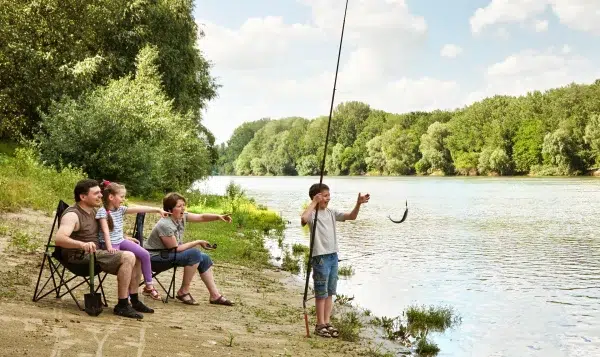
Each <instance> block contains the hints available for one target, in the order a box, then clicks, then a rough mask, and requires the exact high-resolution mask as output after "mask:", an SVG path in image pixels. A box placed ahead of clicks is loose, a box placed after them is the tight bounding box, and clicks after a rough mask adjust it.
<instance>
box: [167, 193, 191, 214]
mask: <svg viewBox="0 0 600 357" xmlns="http://www.w3.org/2000/svg"><path fill="white" fill-rule="evenodd" d="M179 200H183V202H185V203H187V200H186V199H185V197H183V196H182V195H180V194H179V193H177V192H171V193H168V194H167V195H166V196H165V197H164V198H163V210H165V211H167V212H172V211H173V208H175V206H177V201H179Z"/></svg>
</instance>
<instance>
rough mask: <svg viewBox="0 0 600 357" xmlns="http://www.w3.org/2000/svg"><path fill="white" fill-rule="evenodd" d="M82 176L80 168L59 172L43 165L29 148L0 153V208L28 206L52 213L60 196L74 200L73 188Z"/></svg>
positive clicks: (9, 208)
mask: <svg viewBox="0 0 600 357" xmlns="http://www.w3.org/2000/svg"><path fill="white" fill-rule="evenodd" d="M83 178H85V175H84V173H83V172H82V171H81V170H79V169H72V168H70V167H65V168H63V169H62V170H61V171H60V172H58V171H56V170H55V169H54V168H52V167H47V166H44V165H42V164H41V163H40V162H39V161H38V159H37V157H36V154H35V152H34V151H33V150H32V149H30V148H19V149H16V150H15V156H14V157H9V156H2V155H0V210H7V211H16V210H18V209H20V208H23V207H30V208H33V209H38V210H42V211H45V212H46V213H51V212H53V210H54V209H55V208H56V205H57V203H58V200H59V199H62V200H64V201H66V202H72V201H73V188H74V187H75V184H76V183H77V181H79V180H81V179H83Z"/></svg>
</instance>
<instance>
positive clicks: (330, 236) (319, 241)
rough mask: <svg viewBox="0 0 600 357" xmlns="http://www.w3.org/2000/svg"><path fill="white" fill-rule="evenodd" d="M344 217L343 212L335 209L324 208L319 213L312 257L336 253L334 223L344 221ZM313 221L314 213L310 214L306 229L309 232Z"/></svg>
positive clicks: (336, 242) (336, 243)
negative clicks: (307, 228)
mask: <svg viewBox="0 0 600 357" xmlns="http://www.w3.org/2000/svg"><path fill="white" fill-rule="evenodd" d="M344 217H345V214H344V212H340V211H338V210H335V209H330V208H325V209H324V210H320V211H319V215H318V217H317V229H316V232H315V243H314V244H313V254H312V256H313V257H315V256H317V255H324V254H331V253H337V252H338V241H337V232H336V229H335V222H336V221H337V222H343V221H345V218H344ZM314 221H315V211H313V212H312V215H311V218H310V221H308V227H309V229H311V230H312V225H313V222H314ZM311 232H312V231H311Z"/></svg>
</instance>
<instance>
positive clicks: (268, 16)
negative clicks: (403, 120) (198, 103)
mask: <svg viewBox="0 0 600 357" xmlns="http://www.w3.org/2000/svg"><path fill="white" fill-rule="evenodd" d="M344 6H345V0H196V1H195V9H194V18H195V20H196V22H197V23H198V25H199V28H200V29H201V30H202V31H203V32H204V36H199V38H198V45H199V48H200V50H201V51H202V53H203V55H204V56H205V58H206V59H207V60H208V61H210V62H211V63H212V69H211V74H212V75H213V76H214V77H216V80H217V82H218V83H219V84H220V85H221V86H222V87H221V88H219V90H218V97H217V98H215V99H213V100H212V101H210V102H208V104H207V108H206V110H205V111H204V112H203V122H204V124H205V126H206V127H207V128H208V129H209V130H210V131H211V132H212V133H213V134H214V135H215V138H216V142H217V144H219V143H222V142H226V141H227V140H228V139H229V137H230V136H231V134H232V132H233V130H234V129H235V128H236V127H237V126H239V125H241V124H242V123H244V122H248V121H255V120H258V119H261V118H272V119H279V118H285V117H291V116H300V117H304V118H307V119H314V118H316V117H318V116H322V115H325V116H327V115H328V114H329V107H330V102H331V95H332V90H333V82H334V76H335V68H336V61H337V55H338V46H339V41H340V33H341V28H342V20H343V15H344ZM599 40H600V1H599V0H349V5H348V13H347V17H346V26H345V30H344V39H343V43H342V52H341V58H340V68H339V73H338V80H337V91H336V94H335V102H334V105H337V104H339V103H341V102H345V101H351V100H357V101H362V102H365V103H368V104H369V105H370V106H371V108H373V109H381V110H385V111H387V112H393V113H406V112H410V111H417V110H426V111H430V110H435V109H455V108H460V107H464V106H466V105H469V104H471V103H473V102H474V101H477V100H480V99H483V98H485V97H489V96H493V95H495V94H504V95H522V94H526V93H527V92H528V91H532V90H541V91H543V90H546V89H550V88H555V87H560V86H564V85H567V84H569V83H572V82H575V83H592V82H594V81H595V80H596V79H600V46H598V45H597V43H598V41H599Z"/></svg>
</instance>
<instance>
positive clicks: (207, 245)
mask: <svg viewBox="0 0 600 357" xmlns="http://www.w3.org/2000/svg"><path fill="white" fill-rule="evenodd" d="M197 243H198V245H199V246H201V247H202V248H204V249H206V250H213V249H214V248H213V247H212V246H211V245H210V243H208V242H207V241H205V240H199V241H197Z"/></svg>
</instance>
